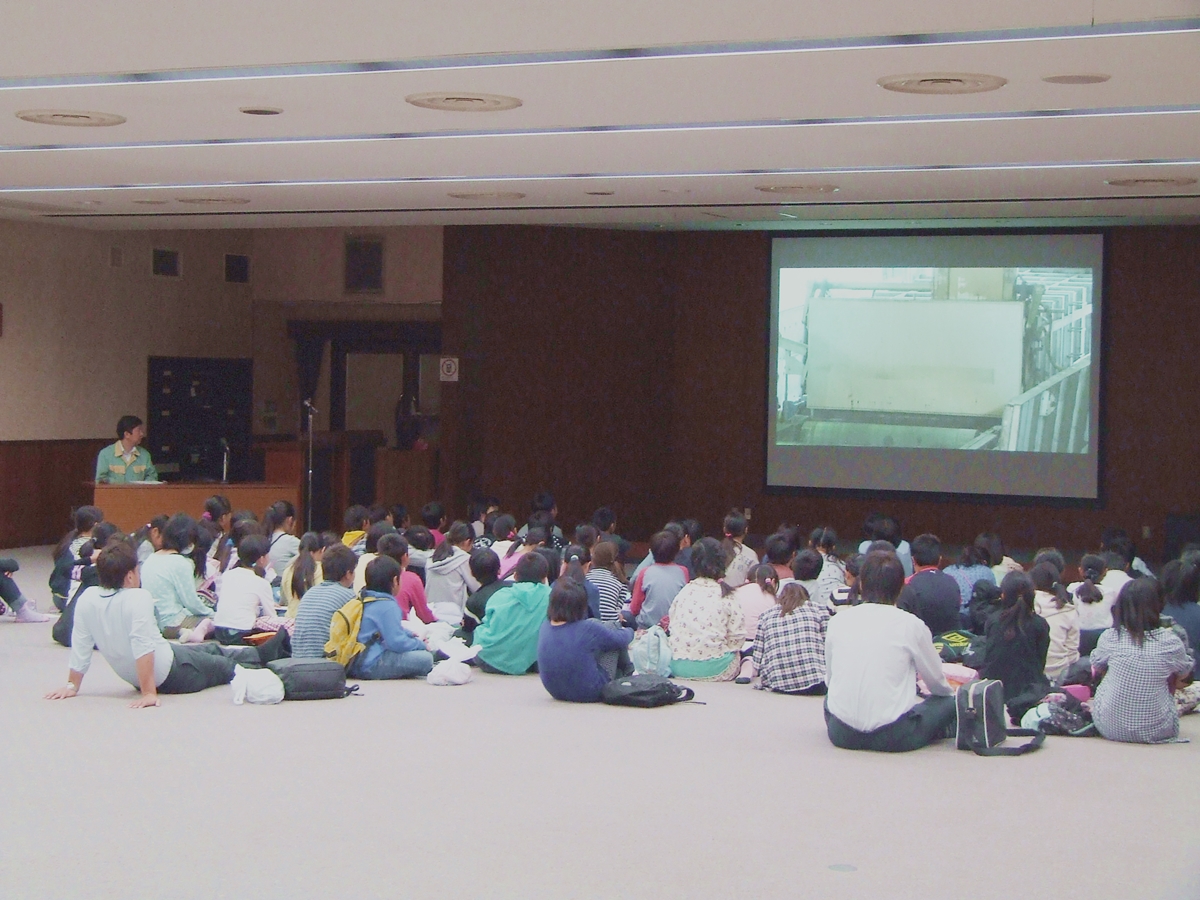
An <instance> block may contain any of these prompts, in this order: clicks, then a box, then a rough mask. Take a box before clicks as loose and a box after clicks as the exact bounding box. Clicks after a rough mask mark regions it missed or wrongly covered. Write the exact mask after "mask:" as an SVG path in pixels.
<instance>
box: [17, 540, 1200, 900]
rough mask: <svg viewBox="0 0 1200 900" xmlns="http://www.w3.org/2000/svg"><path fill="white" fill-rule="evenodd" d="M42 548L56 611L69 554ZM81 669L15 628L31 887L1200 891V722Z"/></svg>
mask: <svg viewBox="0 0 1200 900" xmlns="http://www.w3.org/2000/svg"><path fill="white" fill-rule="evenodd" d="M5 555H8V554H5ZM19 555H20V558H21V560H22V565H23V568H22V571H21V572H20V573H19V575H18V577H19V578H20V579H21V582H22V583H23V584H24V585H25V586H26V587H27V590H28V592H29V593H30V594H34V595H36V596H37V597H38V598H39V605H40V606H41V607H42V608H43V609H45V608H46V607H47V606H48V605H49V602H48V592H47V591H46V589H45V583H46V582H45V579H46V574H47V573H48V552H47V549H46V548H34V549H30V550H26V551H21V552H20V554H19ZM66 672H67V651H66V650H65V649H63V648H60V647H58V646H57V645H55V644H53V643H52V642H51V640H50V626H49V625H44V626H43V625H17V624H14V623H12V622H11V620H5V621H0V691H2V694H0V696H2V697H3V712H2V714H0V759H3V760H4V763H5V775H4V776H3V777H0V897H3V898H4V900H26V898H29V900H33V898H37V900H43V898H70V900H73V898H80V900H84V898H86V900H103V898H121V900H140V898H152V897H163V898H166V897H170V898H179V900H188V898H251V897H253V898H335V897H355V898H408V897H430V898H434V897H448V898H462V897H470V898H509V897H513V898H530V900H532V898H551V900H562V898H655V900H673V898H736V897H745V898H759V897H762V898H830V900H841V898H888V900H907V898H913V900H918V898H920V900H927V898H971V900H989V898H1027V897H1028V898H1042V897H1045V898H1054V900H1071V898H1080V900H1085V898H1086V900H1104V898H1113V900H1128V898H1139V900H1152V898H1175V897H1200V804H1198V802H1197V801H1198V800H1200V787H1198V784H1200V782H1198V773H1200V716H1191V717H1189V718H1188V719H1187V720H1185V723H1184V729H1183V731H1184V734H1185V736H1188V737H1190V738H1191V739H1192V741H1193V742H1192V743H1189V744H1177V745H1169V746H1156V747H1142V746H1126V745H1121V744H1115V743H1110V742H1107V741H1103V740H1099V739H1069V738H1057V739H1055V738H1052V739H1050V740H1048V741H1047V744H1046V747H1045V748H1044V749H1043V750H1042V751H1041V752H1039V753H1036V754H1033V755H1032V756H1028V757H1020V758H1016V759H984V758H977V757H975V756H973V755H971V754H968V753H960V752H957V751H955V750H954V749H953V747H952V746H950V745H942V746H936V747H931V748H927V749H925V750H922V751H919V752H916V753H911V754H905V755H899V756H884V755H876V754H868V753H852V752H846V751H839V750H836V749H835V748H833V747H832V746H831V745H830V744H829V742H828V740H827V739H826V737H825V733H824V726H823V721H822V713H821V701H820V699H817V698H796V697H784V696H776V695H768V694H765V693H762V692H758V691H754V690H753V689H751V688H749V687H743V686H738V685H698V686H697V694H698V698H699V699H701V700H703V701H705V705H703V706H700V705H692V704H689V705H683V706H677V707H670V708H666V709H659V710H634V709H617V708H610V707H604V706H598V705H589V706H581V705H571V704H565V703H557V702H555V701H553V700H551V699H550V698H549V696H548V695H547V694H546V693H545V692H544V691H543V690H542V687H541V684H540V683H539V681H538V680H537V678H536V677H523V678H505V677H502V676H488V675H479V676H477V678H476V681H475V682H473V683H472V684H469V685H466V686H463V687H456V688H450V687H446V688H434V687H430V686H429V685H427V684H425V683H424V682H402V683H390V684H381V683H366V684H364V685H363V688H362V693H363V696H362V697H355V698H350V699H347V700H341V701H324V702H315V703H283V704H280V705H278V706H273V707H253V706H244V707H238V706H234V705H233V704H232V702H231V692H230V690H229V689H228V688H215V689H213V690H210V691H207V692H205V693H203V694H198V695H193V696H187V697H166V698H164V700H163V705H162V707H161V708H158V709H148V710H136V711H135V710H131V709H129V708H128V707H127V703H128V701H129V700H130V699H131V698H132V696H133V692H132V690H131V689H130V688H128V687H127V686H126V685H124V683H123V682H120V681H119V680H118V679H117V678H116V677H115V676H114V675H113V674H112V672H111V670H110V669H109V668H108V666H107V664H106V663H104V662H103V660H102V659H100V658H99V657H98V656H97V661H96V663H95V665H94V666H93V668H92V671H91V672H89V673H88V676H87V678H86V679H85V681H84V688H83V692H82V693H81V695H80V696H79V697H78V698H76V699H74V700H69V701H61V702H48V701H44V700H42V699H41V697H42V694H43V693H44V692H46V691H47V690H50V689H52V688H55V687H58V686H59V685H60V684H62V683H64V682H65V679H66Z"/></svg>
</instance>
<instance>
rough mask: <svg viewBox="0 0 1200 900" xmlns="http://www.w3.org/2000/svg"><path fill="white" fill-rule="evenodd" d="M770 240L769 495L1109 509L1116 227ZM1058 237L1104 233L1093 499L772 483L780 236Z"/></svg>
mask: <svg viewBox="0 0 1200 900" xmlns="http://www.w3.org/2000/svg"><path fill="white" fill-rule="evenodd" d="M769 234H770V238H771V247H772V252H771V253H770V254H769V255H768V263H767V272H766V279H767V290H766V327H765V329H764V337H765V340H766V343H765V347H766V353H765V354H764V357H765V361H764V365H763V380H762V391H763V397H764V398H765V399H766V401H767V403H766V406H767V410H766V416H764V417H763V420H762V423H761V428H762V488H761V489H762V492H763V494H764V495H765V496H770V497H812V498H824V499H845V500H867V499H879V500H896V501H905V500H907V501H922V502H934V503H938V502H941V503H972V504H977V505H983V506H997V505H1003V506H1043V507H1052V508H1062V509H1096V510H1100V509H1104V508H1105V504H1106V495H1107V490H1106V481H1107V479H1106V477H1105V476H1106V471H1107V470H1106V466H1105V461H1106V453H1105V447H1106V444H1107V437H1108V428H1107V410H1108V404H1107V402H1106V394H1107V388H1108V339H1107V336H1108V317H1109V310H1108V300H1109V285H1110V284H1111V275H1112V273H1111V265H1112V263H1111V254H1110V253H1109V245H1110V241H1111V240H1112V238H1113V229H1111V228H1096V227H1079V228H1069V227H1066V228H1064V227H1061V226H1058V227H1052V226H1048V227H1046V228H1031V227H1024V228H929V227H927V226H926V227H921V228H912V229H905V228H883V229H869V228H853V229H850V228H847V229H828V228H824V229H812V230H786V231H783V230H780V231H775V230H772V231H771V232H769ZM1008 235H1011V236H1035V237H1036V236H1053V235H1094V236H1099V237H1100V238H1101V242H1102V252H1101V261H1100V270H1101V279H1100V281H1101V283H1100V291H1099V298H1100V319H1099V321H1100V352H1099V356H1100V372H1099V376H1100V377H1099V385H1098V386H1097V401H1096V402H1097V404H1098V406H1099V409H1098V410H1097V415H1096V431H1097V434H1096V496H1095V497H1094V498H1092V497H1047V496H1044V495H1036V494H984V493H959V492H950V491H907V490H901V489H895V488H887V489H877V488H837V487H809V486H801V485H777V484H771V483H770V479H769V468H768V467H769V456H770V452H771V436H770V423H769V418H770V416H771V415H772V410H771V409H770V400H771V396H772V388H771V384H772V378H773V372H772V368H773V363H774V359H773V356H772V353H771V340H772V334H771V329H772V323H773V321H774V320H773V317H772V310H773V305H774V302H775V298H774V296H773V295H774V278H775V261H774V250H773V248H774V242H775V241H776V240H780V239H787V238H859V237H980V236H983V237H991V236H1008Z"/></svg>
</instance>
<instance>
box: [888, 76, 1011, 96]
mask: <svg viewBox="0 0 1200 900" xmlns="http://www.w3.org/2000/svg"><path fill="white" fill-rule="evenodd" d="M876 84H878V85H879V86H880V87H881V88H883V89H884V90H885V91H897V92H898V93H901V94H982V93H983V92H984V91H995V90H999V89H1000V88H1002V87H1004V85H1006V84H1008V79H1007V78H1001V77H1000V76H999V75H978V74H974V73H969V72H921V73H918V74H916V75H888V76H886V77H884V78H880V79H879V81H877V82H876Z"/></svg>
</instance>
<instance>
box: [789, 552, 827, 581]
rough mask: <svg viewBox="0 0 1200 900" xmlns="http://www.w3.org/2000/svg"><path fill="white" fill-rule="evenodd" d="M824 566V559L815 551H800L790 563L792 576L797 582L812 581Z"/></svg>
mask: <svg viewBox="0 0 1200 900" xmlns="http://www.w3.org/2000/svg"><path fill="white" fill-rule="evenodd" d="M824 565H825V558H824V557H823V556H821V554H820V553H818V552H817V551H816V550H801V551H800V552H799V553H797V554H796V558H795V560H793V562H792V574H793V575H794V576H795V577H796V580H797V581H812V580H813V579H814V578H816V577H817V576H818V575H820V574H821V568H822V567H823V566H824Z"/></svg>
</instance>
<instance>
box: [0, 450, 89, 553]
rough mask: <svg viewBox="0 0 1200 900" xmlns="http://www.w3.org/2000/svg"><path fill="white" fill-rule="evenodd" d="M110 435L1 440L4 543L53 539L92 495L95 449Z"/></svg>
mask: <svg viewBox="0 0 1200 900" xmlns="http://www.w3.org/2000/svg"><path fill="white" fill-rule="evenodd" d="M110 443H112V440H111V439H106V438H89V439H84V440H73V441H0V547H27V546H30V545H33V544H52V543H54V542H55V541H57V540H58V539H59V538H60V537H62V536H63V534H64V533H66V532H67V531H69V530H70V527H71V521H70V519H71V510H72V509H74V508H75V507H77V506H82V505H83V504H85V503H90V502H91V499H92V488H91V484H90V482H91V480H92V478H93V477H94V476H95V474H96V454H98V453H99V452H100V450H101V449H102V448H103V447H105V446H106V445H108V444H110Z"/></svg>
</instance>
